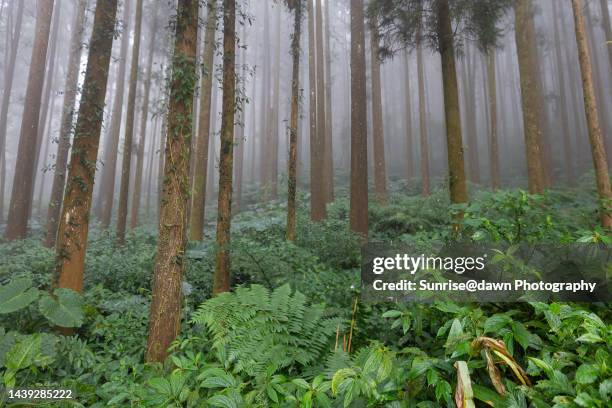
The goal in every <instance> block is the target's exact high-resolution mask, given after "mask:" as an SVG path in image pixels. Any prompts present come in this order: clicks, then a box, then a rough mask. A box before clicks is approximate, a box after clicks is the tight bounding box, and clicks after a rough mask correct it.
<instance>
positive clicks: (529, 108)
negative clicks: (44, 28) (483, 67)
mask: <svg viewBox="0 0 612 408" xmlns="http://www.w3.org/2000/svg"><path fill="white" fill-rule="evenodd" d="M532 9H533V7H532V2H531V0H517V2H516V5H515V6H514V11H515V22H514V24H515V34H516V49H517V53H518V64H519V72H520V78H521V81H520V82H521V83H520V87H521V102H522V108H523V126H524V130H523V132H524V134H525V148H526V150H527V175H528V178H529V192H530V193H531V194H539V193H542V192H543V191H544V167H543V165H542V153H541V139H542V130H541V123H540V117H541V115H540V109H541V106H540V103H539V102H540V98H539V95H538V73H537V70H536V66H535V63H536V56H535V55H533V54H534V51H535V47H534V44H535V27H534V24H533V16H532V13H533V11H532Z"/></svg>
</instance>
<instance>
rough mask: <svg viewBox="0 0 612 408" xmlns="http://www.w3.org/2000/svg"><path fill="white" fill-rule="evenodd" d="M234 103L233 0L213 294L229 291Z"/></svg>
mask: <svg viewBox="0 0 612 408" xmlns="http://www.w3.org/2000/svg"><path fill="white" fill-rule="evenodd" d="M235 103H236V0H223V107H222V109H223V111H222V116H221V153H220V156H219V204H218V210H217V259H216V267H215V276H214V282H213V293H214V294H218V293H221V292H228V291H229V289H230V248H229V244H230V229H231V217H232V170H233V148H234V116H235V106H234V105H235Z"/></svg>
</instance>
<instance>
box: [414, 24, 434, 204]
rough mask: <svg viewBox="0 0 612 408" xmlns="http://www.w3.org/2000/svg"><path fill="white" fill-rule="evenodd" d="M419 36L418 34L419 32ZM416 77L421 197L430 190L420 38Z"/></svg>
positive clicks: (423, 74)
mask: <svg viewBox="0 0 612 408" xmlns="http://www.w3.org/2000/svg"><path fill="white" fill-rule="evenodd" d="M419 36H420V34H419ZM417 77H418V80H419V85H418V86H419V141H420V147H421V152H420V156H421V157H420V158H421V160H420V164H421V183H422V184H423V188H422V190H421V194H423V197H427V196H429V194H430V192H431V186H430V181H429V180H430V177H429V135H428V134H427V133H428V132H427V100H426V99H425V98H426V95H425V70H424V62H423V45H422V44H421V39H419V43H418V44H417Z"/></svg>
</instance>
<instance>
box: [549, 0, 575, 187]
mask: <svg viewBox="0 0 612 408" xmlns="http://www.w3.org/2000/svg"><path fill="white" fill-rule="evenodd" d="M552 7H553V21H554V38H553V41H554V43H555V51H554V54H555V63H556V65H557V70H558V73H559V75H558V82H557V86H558V89H559V105H558V106H559V112H558V115H559V116H560V120H561V127H562V129H561V132H562V134H563V155H564V161H565V166H564V167H565V177H566V179H567V183H568V184H569V185H570V186H571V185H574V184H575V181H576V176H575V174H574V159H573V157H572V156H573V150H572V141H571V134H570V123H569V115H570V111H569V109H568V105H567V94H566V92H565V85H566V77H565V64H564V62H563V61H564V59H563V50H562V46H561V39H560V36H559V33H560V30H561V28H560V26H559V6H558V4H557V2H556V1H553V2H552Z"/></svg>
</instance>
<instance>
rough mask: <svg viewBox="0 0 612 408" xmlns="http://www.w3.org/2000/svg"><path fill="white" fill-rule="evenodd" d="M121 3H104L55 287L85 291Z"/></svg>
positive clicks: (74, 153)
mask: <svg viewBox="0 0 612 408" xmlns="http://www.w3.org/2000/svg"><path fill="white" fill-rule="evenodd" d="M116 12H117V0H98V1H97V4H96V12H95V17H94V23H93V24H94V25H93V31H92V34H91V41H90V43H89V50H90V52H89V56H88V58H87V70H86V72H85V81H84V83H83V93H82V97H81V102H80V107H79V114H78V119H77V123H76V128H75V132H74V142H73V146H72V151H71V156H70V165H69V170H68V177H67V183H68V185H67V187H66V192H65V195H64V201H63V206H62V212H61V217H60V224H59V231H58V234H57V245H56V254H57V267H56V275H55V277H54V286H59V287H60V288H69V289H73V290H75V291H77V292H81V291H82V290H83V270H84V267H85V251H86V249H87V232H88V229H89V211H90V208H91V200H92V194H93V184H94V176H95V171H96V161H97V157H98V145H99V142H100V130H101V128H102V117H103V112H104V97H105V94H106V85H107V82H108V69H109V64H110V57H111V49H112V45H113V37H114V35H115V15H116Z"/></svg>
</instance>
